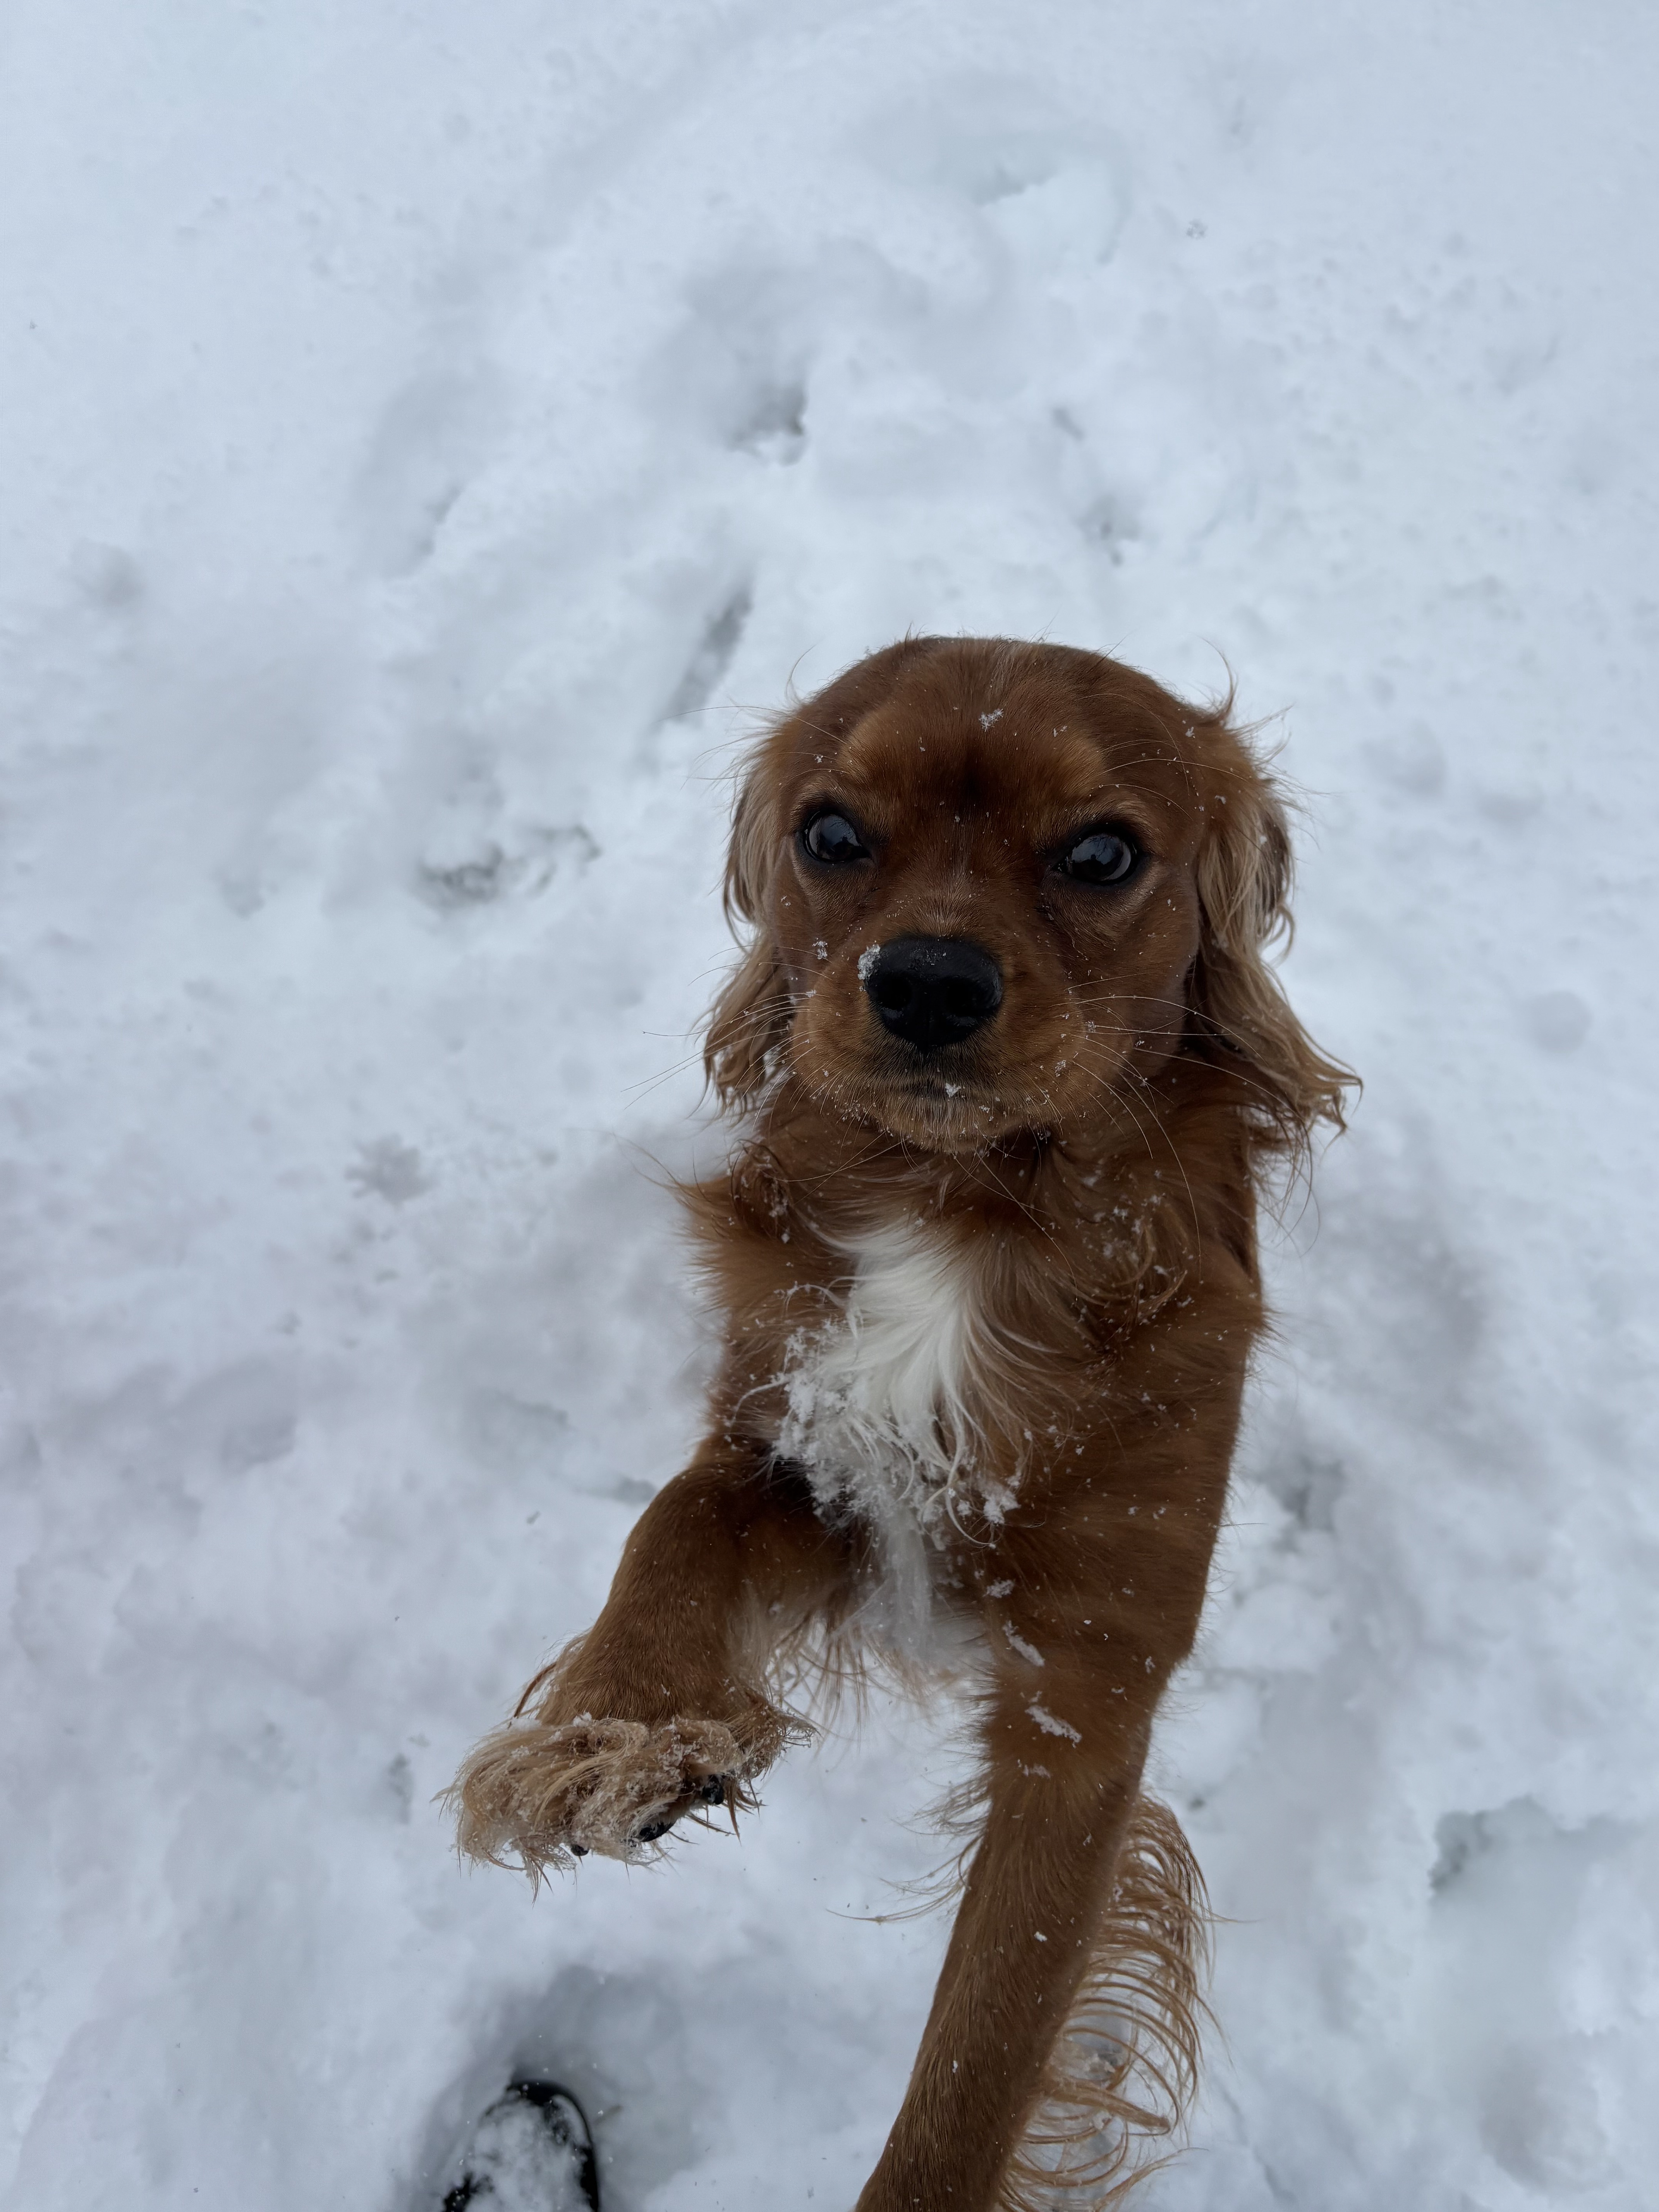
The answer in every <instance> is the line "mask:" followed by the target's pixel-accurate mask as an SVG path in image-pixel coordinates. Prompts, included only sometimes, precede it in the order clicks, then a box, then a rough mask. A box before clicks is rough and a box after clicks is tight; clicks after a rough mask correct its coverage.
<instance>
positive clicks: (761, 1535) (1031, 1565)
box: [452, 638, 1352, 2212]
mask: <svg viewBox="0 0 1659 2212" xmlns="http://www.w3.org/2000/svg"><path fill="white" fill-rule="evenodd" d="M1290 874H1291V848H1290V841H1289V837H1288V835H1287V831H1286V827H1285V813H1284V807H1283V802H1282V798H1281V795H1280V793H1279V791H1278V789H1277V788H1276V787H1275V784H1274V782H1273V778H1272V776H1271V775H1269V774H1268V773H1267V770H1266V769H1265V767H1264V766H1263V764H1262V763H1261V760H1260V759H1259V758H1258V757H1256V756H1255V753H1254V752H1253V750H1252V749H1251V747H1250V745H1249V742H1248V741H1247V738H1245V736H1244V735H1243V733H1241V732H1238V731H1237V729H1235V728H1234V727H1233V726H1232V725H1231V720H1230V711H1229V705H1228V704H1224V705H1222V706H1220V707H1217V708H1195V707H1193V706H1189V705H1187V704H1185V703H1183V702H1181V701H1180V700H1178V699H1176V698H1175V697H1173V696H1171V695H1170V693H1169V692H1167V691H1165V690H1163V689H1162V688H1161V687H1160V686H1159V685H1158V684H1155V683H1153V682H1152V680H1151V679H1150V678H1147V677H1145V676H1143V675H1141V674H1139V672H1137V671H1134V670H1133V669H1129V668H1127V667H1125V666H1123V665H1121V664H1120V663H1117V662H1115V661H1112V660H1109V659H1104V658H1103V657H1101V656H1099V655H1097V654H1092V653H1081V652H1076V651H1073V650H1071V649H1069V648H1066V647H1056V646H1048V645H1022V644H1016V643H1011V642H1008V641H1000V640H991V641H984V640H962V639H954V640H953V639H939V638H920V639H910V640H907V641H905V642H904V643H903V644H902V645H898V646H895V647H890V649H888V650H887V651H885V652H884V653H876V654H873V655H872V656H871V657H870V658H869V659H866V660H864V661H861V662H860V663H859V664H858V665H856V666H855V667H854V668H852V669H850V670H848V671H847V672H846V673H845V674H844V675H842V676H841V677H839V678H837V679H836V681H835V682H834V683H833V684H830V685H829V686H828V688H827V689H826V690H823V691H822V692H820V693H819V694H818V695H817V696H816V697H815V698H812V699H810V700H808V701H806V702H803V703H799V704H796V705H793V706H792V707H791V708H789V709H788V710H787V711H786V712H785V713H784V714H781V715H780V716H779V717H778V718H777V720H776V721H775V723H774V724H773V725H772V726H770V728H769V730H768V732H766V734H765V735H764V737H763V738H762V740H761V742H760V743H759V744H758V745H757V748H756V749H755V751H754V753H753V755H752V756H751V757H750V762H749V764H748V767H747V769H746V773H745V775H744V780H743V782H742V786H741V789H740V792H739V795H738V803H737V807H736V811H735V817H734V822H733V828H732V850H731V860H730V866H729V870H728V875H727V884H726V896H727V901H728V905H729V908H730V910H731V911H732V915H733V916H734V918H735V919H736V920H737V921H738V924H739V925H740V927H742V928H744V930H745V931H746V933H747V941H746V944H745V945H744V951H743V953H742V956H741V957H740V958H739V960H738V964H737V966H736V968H735V969H734V971H733V973H732V977H731V979H730V981H729V982H728V983H727V985H726V988H725V990H724V991H723V992H722V993H721V994H720V999H719V1000H718V1002H717V1004H716V1006H715V1008H714V1014H713V1017H712V1018H711V1023H710V1028H709V1032H708V1070H709V1074H710V1078H711V1080H712V1081H713V1083H714V1087H715V1089H716V1091H717V1093H718V1095H719V1097H720V1100H721V1103H722V1104H723V1106H724V1107H725V1108H726V1109H727V1110H728V1112H729V1113H730V1114H731V1115H732V1116H733V1118H734V1120H735V1121H736V1122H737V1125H738V1135H737V1140H736V1143H735V1146H734V1148H733V1152H732V1158H731V1160H730V1163H729V1164H728V1166H727V1168H726V1170H724V1171H723V1172H722V1173H720V1175H718V1176H714V1178H713V1179H711V1180H710V1181H708V1182H704V1183H701V1184H698V1185H696V1186H695V1187H694V1188H690V1189H689V1190H688V1191H687V1192H686V1193H685V1198H686V1203H687V1207H688V1212H689V1215H690V1224H691V1227H692V1231H693V1233H694V1236H695V1237H696V1242H697V1247H698V1250H699V1255H700V1258H701V1261H702V1268H703V1273H704V1276H705V1279H706V1282H707V1285H708V1294H709V1297H710V1299H711V1301H712V1303H713V1304H714V1307H715V1309H716V1310H718V1312H719V1313H720V1316H722V1320H723V1325H724V1331H725V1346H726V1350H725V1357H724V1359H723V1361H722V1363H721V1366H720V1372H719V1375H718V1376H717V1379H716V1381H715V1383H714V1388H713V1390H712V1392H711V1401H710V1406H709V1418H708V1427H707V1431H706V1433H705V1435H704V1437H703V1439H702V1443H701V1444H700V1445H699V1446H698V1448H697V1449H696V1452H695V1453H694V1454H693V1455H692V1458H691V1461H690V1465H689V1466H688V1467H687V1468H686V1469H685V1471H684V1473H683V1474H680V1475H679V1476H678V1477H677V1478H676V1479H675V1480H673V1481H671V1482H670V1483H668V1484H667V1485H666V1486H665V1488H664V1489H663V1490H662V1491H661V1492H659V1495H658V1496H657V1498H655V1499H654V1500H653V1503H652V1504H651V1505H650V1506H649V1507H648V1508H647V1510H646V1512H645V1513H644V1515H643V1516H641V1520H640V1522H639V1524H638V1525H637V1527H636V1528H635V1530H634V1533H633V1534H632V1535H631V1536H630V1538H629V1542H628V1544H627V1546H626V1547H625V1549H624V1552H623V1559H622V1562H621V1564H620V1565H619V1567H618V1569H617V1577H616V1580H615V1582H614V1583H613V1585H612V1589H611V1595H610V1598H609V1600H608V1601H607V1602H606V1604H605V1608H604V1611H603V1612H602V1613H601V1614H600V1616H599V1620H598V1621H597V1622H596V1624H595V1625H594V1626H593V1628H592V1630H591V1631H590V1632H588V1634H587V1635H586V1636H585V1637H583V1638H580V1639H579V1640H578V1642H577V1643H576V1644H574V1645H572V1646H570V1647H569V1648H568V1650H566V1651H565V1652H564V1653H562V1655H561V1656H560V1657H559V1658H558V1659H557V1660H556V1662H554V1663H553V1665H552V1666H551V1667H550V1668H546V1669H544V1672H543V1673H542V1674H540V1675H538V1677H537V1678H536V1679H535V1680H534V1681H533V1682H532V1684H531V1685H530V1687H529V1689H528V1690H526V1693H525V1697H524V1699H523V1700H522V1701H521V1703H520V1709H519V1713H518V1716H517V1717H515V1719H514V1720H513V1722H512V1723H509V1724H508V1725H507V1727H506V1728H504V1729H500V1730H498V1731H496V1733H495V1735H493V1736H491V1737H489V1739H487V1740H486V1741H485V1742H483V1744H481V1745H480V1746H479V1747H478V1749H477V1751H476V1752H475V1753H473V1755H472V1757H471V1759H469V1761H468V1762H467V1764H466V1765H465V1768H464V1769H463V1771H462V1772H461V1775H460V1777H459V1779H458V1781H457V1784H456V1785H455V1789H454V1790H453V1793H452V1795H453V1800H454V1802H455V1804H456V1806H457V1809H458V1812H459V1822H460V1837H461V1842H462V1845H463V1848H464V1849H465V1850H468V1851H470V1852H471V1853H472V1854H474V1855H475V1856H477V1857H485V1858H489V1859H492V1860H495V1861H496V1862H498V1863H500V1862H504V1861H506V1862H511V1861H513V1860H516V1861H517V1862H518V1863H520V1864H522V1865H523V1866H525V1867H526V1868H527V1869H529V1870H530V1871H531V1873H532V1875H539V1873H540V1872H541V1871H542V1870H543V1869H546V1868H557V1867H562V1866H568V1864H569V1863H571V1861H572V1859H573V1858H574V1857H579V1856H583V1855H585V1854H586V1853H587V1852H589V1851H593V1852H597V1853H599V1854H601V1855H605V1856H609V1857H617V1858H623V1859H629V1858H633V1857H639V1856H641V1854H645V1853H650V1852H653V1851H656V1850H659V1847H660V1841H661V1838H662V1837H663V1836H664V1835H665V1834H666V1833H667V1832H668V1831H669V1830H670V1829H671V1827H672V1826H674V1824H675V1823H676V1822H677V1821H678V1820H681V1819H683V1818H684V1817H686V1816H688V1815H689V1816H690V1817H691V1818H693V1819H697V1818H706V1817H708V1814H709V1812H710V1811H711V1810H712V1809H714V1808H720V1807H724V1808H726V1809H727V1810H728V1811H729V1812H730V1813H731V1814H732V1817H733V1818H735V1816H736V1814H737V1812H738V1809H740V1808H744V1807H752V1806H753V1805H755V1803H756V1802H757V1797H756V1791H757V1784H758V1782H759V1780H760V1778H761V1777H762V1775H763V1773H764V1771H765V1770H766V1768H767V1767H768V1765H769V1764H770V1763H771V1762H772V1760H773V1759H775V1758H776V1756H777V1755H778V1753H780V1751H781V1749H782V1748H783V1747H784V1746H785V1744H786V1743H787V1742H788V1741H790V1740H791V1739H792V1738H798V1737H800V1736H802V1735H805V1734H806V1733H808V1732H809V1730H808V1727H807V1723H806V1722H805V1720H804V1718H803V1717H801V1716H800V1715H799V1714H798V1713H796V1712H794V1711H792V1710H791V1689H790V1683H791V1682H792V1680H797V1681H798V1680H799V1679H800V1677H801V1676H802V1675H803V1674H807V1675H810V1674H811V1671H812V1665H813V1662H814V1658H815V1657H816V1658H817V1659H818V1660H819V1661H822V1662H825V1663H827V1664H828V1665H829V1668H830V1671H831V1672H832V1673H835V1672H836V1671H839V1673H840V1674H842V1676H848V1675H851V1676H854V1677H855V1676H856V1674H857V1672H858V1669H859V1668H860V1664H862V1663H863V1662H864V1660H865V1659H866V1658H872V1657H873V1658H875V1659H877V1660H878V1661H879V1662H880V1663H882V1664H884V1665H885V1666H887V1667H889V1668H892V1669H895V1670H896V1672H897V1674H899V1675H900V1676H901V1677H903V1678H906V1679H910V1680H923V1679H926V1678H927V1676H928V1675H929V1674H938V1673H939V1672H941V1671H943V1672H946V1673H954V1674H956V1675H957V1677H958V1678H959V1679H961V1680H964V1681H965V1683H966V1685H967V1686H969V1687H970V1688H971V1689H972V1691H973V1692H974V1693H975V1698H976V1700H977V1703H976V1708H975V1709H976V1711H977V1714H978V1719H977V1723H976V1734H977V1737H978V1745H979V1753H980V1759H979V1774H978V1781H977V1783H976V1784H975V1790H973V1791H972V1792H971V1793H970V1796H969V1798H968V1799H964V1800H963V1803H962V1804H960V1805H959V1806H958V1808H957V1811H958V1814H961V1813H963V1809H964V1808H965V1807H967V1808H970V1814H969V1828H970V1833H969V1842H968V1844H967V1845H966V1847H965V1849H964V1851H963V1859H962V1863H961V1885H960V1886H961V1901H960V1904H959V1906H958V1909H957V1917H956V1922H955V1926H954V1928H953V1930H952V1935H951V1945H950V1949H949V1953H948V1954H947V1957H946V1960H945V1967H944V1971H943V1972H942V1974H941V1976H940V1979H939V1988H938V1990H937V1991H936V1992H935V1996H934V2000H933V2010H932V2013H931V2015H930V2017H929V2020H928V2023H927V2031H926V2033H925V2034H924V2036H923V2039H922V2044H921V2051H920V2052H919V2054H918V2057H917V2059H916V2063H915V2070H914V2072H913V2074H912V2075H911V2079H910V2082H909V2086H908V2090H907V2093H906V2095H905V2099H904V2101H903V2104H902V2108H901V2110H900V2112H899V2114H898V2117H897V2119H896V2121H895V2123H894V2125H893V2129H892V2131H891V2133H890V2136H889V2138H888V2141H887V2144H886V2148H885V2149H884V2152H883V2154H882V2157H881V2159H880V2161H879V2162H878V2166H877V2168H876V2170H875V2172H874V2173H873V2174H872V2176H871V2178H870V2180H869V2182H868V2183H867V2185H866V2188H865V2190H864V2191H863V2194H862V2195H861V2197H860V2200H859V2203H860V2212H912V2208H914V2207H915V2205H917V2204H921V2205H922V2206H924V2207H927V2208H928V2212H933V2208H936V2207H942V2206H944V2205H945V2204H946V2203H949V2204H950V2205H951V2206H952V2207H953V2208H955V2212H1037V2208H1038V2207H1041V2206H1046V2205H1049V2204H1052V2203H1059V2202H1060V2201H1064V2202H1066V2203H1072V2204H1081V2203H1088V2204H1099V2205H1103V2204H1106V2203H1111V2202H1115V2200H1116V2199H1117V2198H1118V2197H1120V2196H1121V2194H1122V2193H1123V2191H1125V2190H1126V2189H1127V2188H1128V2187H1130V2186H1131V2185H1133V2181H1134V2180H1135V2179H1136V2178H1137V2176H1138V2175H1139V2174H1140V2173H1142V2172H1145V2171H1146V2169H1147V2167H1148V2166H1149V2165H1150V2164H1155V2163H1157V2162H1158V2158H1159V2157H1160V2156H1161V2155H1162V2154H1164V2151H1166V2150H1167V2148H1169V2147H1170V2145H1171V2144H1172V2143H1173V2142H1175V2140H1176V2137H1177V2135H1178V2131H1179V2128H1180V2125H1181V2122H1182V2114H1183V2112H1184V2111H1185V2108H1186V2106H1187V2103H1188V2099H1189V2096H1190V2094H1191V2092H1192V2089H1193V2087H1194V2083H1195V2081H1196V2078H1197V2070H1198V2057H1199V2039H1200V2023H1201V2021H1202V2019H1203V2017H1204V2002H1203V1966H1204V1960H1205V1957H1206V1944H1207V1923H1206V1918H1205V1914H1204V1908H1203V1889H1202V1882H1201V1880H1200V1876H1199V1874H1198V1870H1197V1869H1196V1866H1195V1865H1194V1862H1193V1859H1192V1857H1191V1854H1190V1852H1189V1850H1188V1847H1187V1844H1186V1841H1185V1838H1183V1837H1182V1833H1181V1831H1180V1828H1179V1826H1178V1825H1177V1824H1176V1820H1175V1819H1174V1817H1173V1815H1172V1814H1170V1812H1169V1811H1168V1810H1167V1809H1166V1808H1164V1807H1162V1806H1159V1805H1157V1804H1155V1803H1153V1802H1152V1801H1151V1800H1150V1799H1148V1798H1147V1797H1146V1796H1144V1795H1143V1793H1142V1790H1141V1779H1142V1774H1143V1771H1144V1768H1145V1765H1146V1753H1147V1746H1148V1741H1149V1738H1150V1732H1151V1728H1152V1718H1153V1716H1154V1713H1155V1711H1156V1710H1157V1707H1158V1701H1159V1699H1160V1698H1161V1697H1162V1694H1163V1692H1164V1686H1165V1685H1166V1683H1167V1682H1168V1680H1169V1678H1170V1674H1171V1673H1172V1671H1173V1670H1174V1668H1176V1667H1177V1666H1178V1665H1179V1664H1180V1662H1182V1659H1183V1658H1184V1657H1185V1656H1187V1654H1188V1651H1189V1650H1190V1649H1191V1645H1192V1640H1193V1636H1194V1632H1195V1629H1196V1626H1197V1622H1198V1618H1199V1613H1200V1607H1201V1605H1202V1602H1203V1597H1204V1589H1205V1582H1206V1576H1207V1573H1208V1569H1209V1562H1210V1557H1211V1553H1212V1547H1213V1545H1214V1541H1215V1535H1216V1531H1217V1528H1218V1523H1219V1519H1220V1516H1221V1511H1222V1508H1223V1503H1224V1499H1225V1491H1226V1483H1227V1475H1228V1468H1229V1463H1230V1462H1231V1455H1232V1451H1233V1447H1234V1442H1235V1437H1236V1434H1237V1422H1238V1412H1239V1403H1240V1397H1241V1393H1242V1390H1243V1380H1244V1375H1245V1371H1246V1368H1247V1365H1248V1363H1249V1357H1250V1353H1251V1351H1252V1348H1253V1346H1255V1343H1256V1342H1257V1340H1259V1338H1260V1335H1261V1330H1262V1328H1263V1325H1264V1316H1263V1311H1262V1304H1261V1286H1260V1279H1259V1272H1258V1267H1257V1258H1256V1234H1255V1218H1256V1210H1257V1206H1258V1203H1259V1200H1261V1196H1262V1194H1263V1192H1264V1189H1265V1188H1266V1187H1267V1185H1268V1184H1269V1183H1272V1182H1277V1181H1280V1180H1282V1178H1283V1177H1284V1176H1285V1173H1286V1171H1287V1170H1295V1169H1297V1168H1299V1167H1301V1166H1303V1165H1304V1164H1305V1161H1306V1158H1307V1153H1308V1149H1309V1146H1310V1139H1311V1136H1312V1133H1313V1132H1314V1131H1315V1129H1316V1127H1318V1125H1319V1124H1320V1123H1322V1122H1325V1123H1328V1124H1331V1125H1333V1126H1336V1127H1340V1124H1341V1120H1342V1104H1343V1095H1344V1090H1345V1086H1346V1085H1347V1084H1348V1083H1349V1082H1350V1081H1351V1080H1352V1079H1351V1078H1350V1077H1349V1076H1348V1074H1347V1073H1346V1070H1345V1069H1343V1068H1341V1067H1340V1066H1337V1065H1336V1064H1335V1063H1334V1062H1333V1061H1331V1060H1328V1059H1327V1058H1326V1057H1325V1056H1324V1055H1323V1054H1322V1053H1320V1052H1319V1051H1318V1049H1317V1048H1316V1047H1315V1046H1314V1045H1313V1044H1312V1043H1311V1042H1310V1040H1309V1038H1308V1037H1307V1036H1306V1034H1305V1032H1304V1030H1303V1029H1302V1028H1301V1026H1300V1024H1298V1023H1297V1019H1296V1018H1295V1016H1294V1014H1293V1013H1292V1012H1291V1008H1290V1006H1288V1004H1287V1003H1286V1001H1285V996H1284V994H1283V992H1282V990H1281V989H1280V987H1279V980H1278V977H1277V975H1276V973H1275V972H1274V969H1273V967H1272V966H1271V965H1270V963H1269V962H1268V960H1267V957H1266V956H1267V948H1268V947H1269V945H1271V943H1272V942H1273V939H1275V938H1276V937H1279V936H1280V935H1281V934H1282V933H1284V932H1285V930H1286V929H1287V928H1288V922H1289V915H1288V903H1287V902H1288V896H1289V889H1290ZM918 945H920V946H921V948H922V951H921V954H917V953H916V951H915V948H916V947H917V946H918ZM907 948H908V949H907ZM918 958H920V959H921V962H922V965H921V966H920V967H917V966H915V965H914V963H915V960H916V959H918ZM941 959H942V960H944V961H945V963H946V964H945V967H944V968H940V967H939V966H938V964H937V963H939V961H940V960H941ZM906 962H910V963H913V964H912V965H910V966H908V967H907V966H905V964H904V963H906ZM927 963H934V964H933V965H932V966H929V965H928V964H927ZM947 970H948V976H947ZM939 976H947V980H946V981H944V982H940V981H937V980H933V981H929V980H928V978H930V977H933V978H937V977H939ZM951 978H954V979H955V980H950V979H951ZM987 979H988V980H987ZM951 994H954V995H951ZM779 2179H780V2182H781V2183H783V2182H784V2181H785V2180H786V2179H787V2177H783V2176H780V2177H779Z"/></svg>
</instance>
